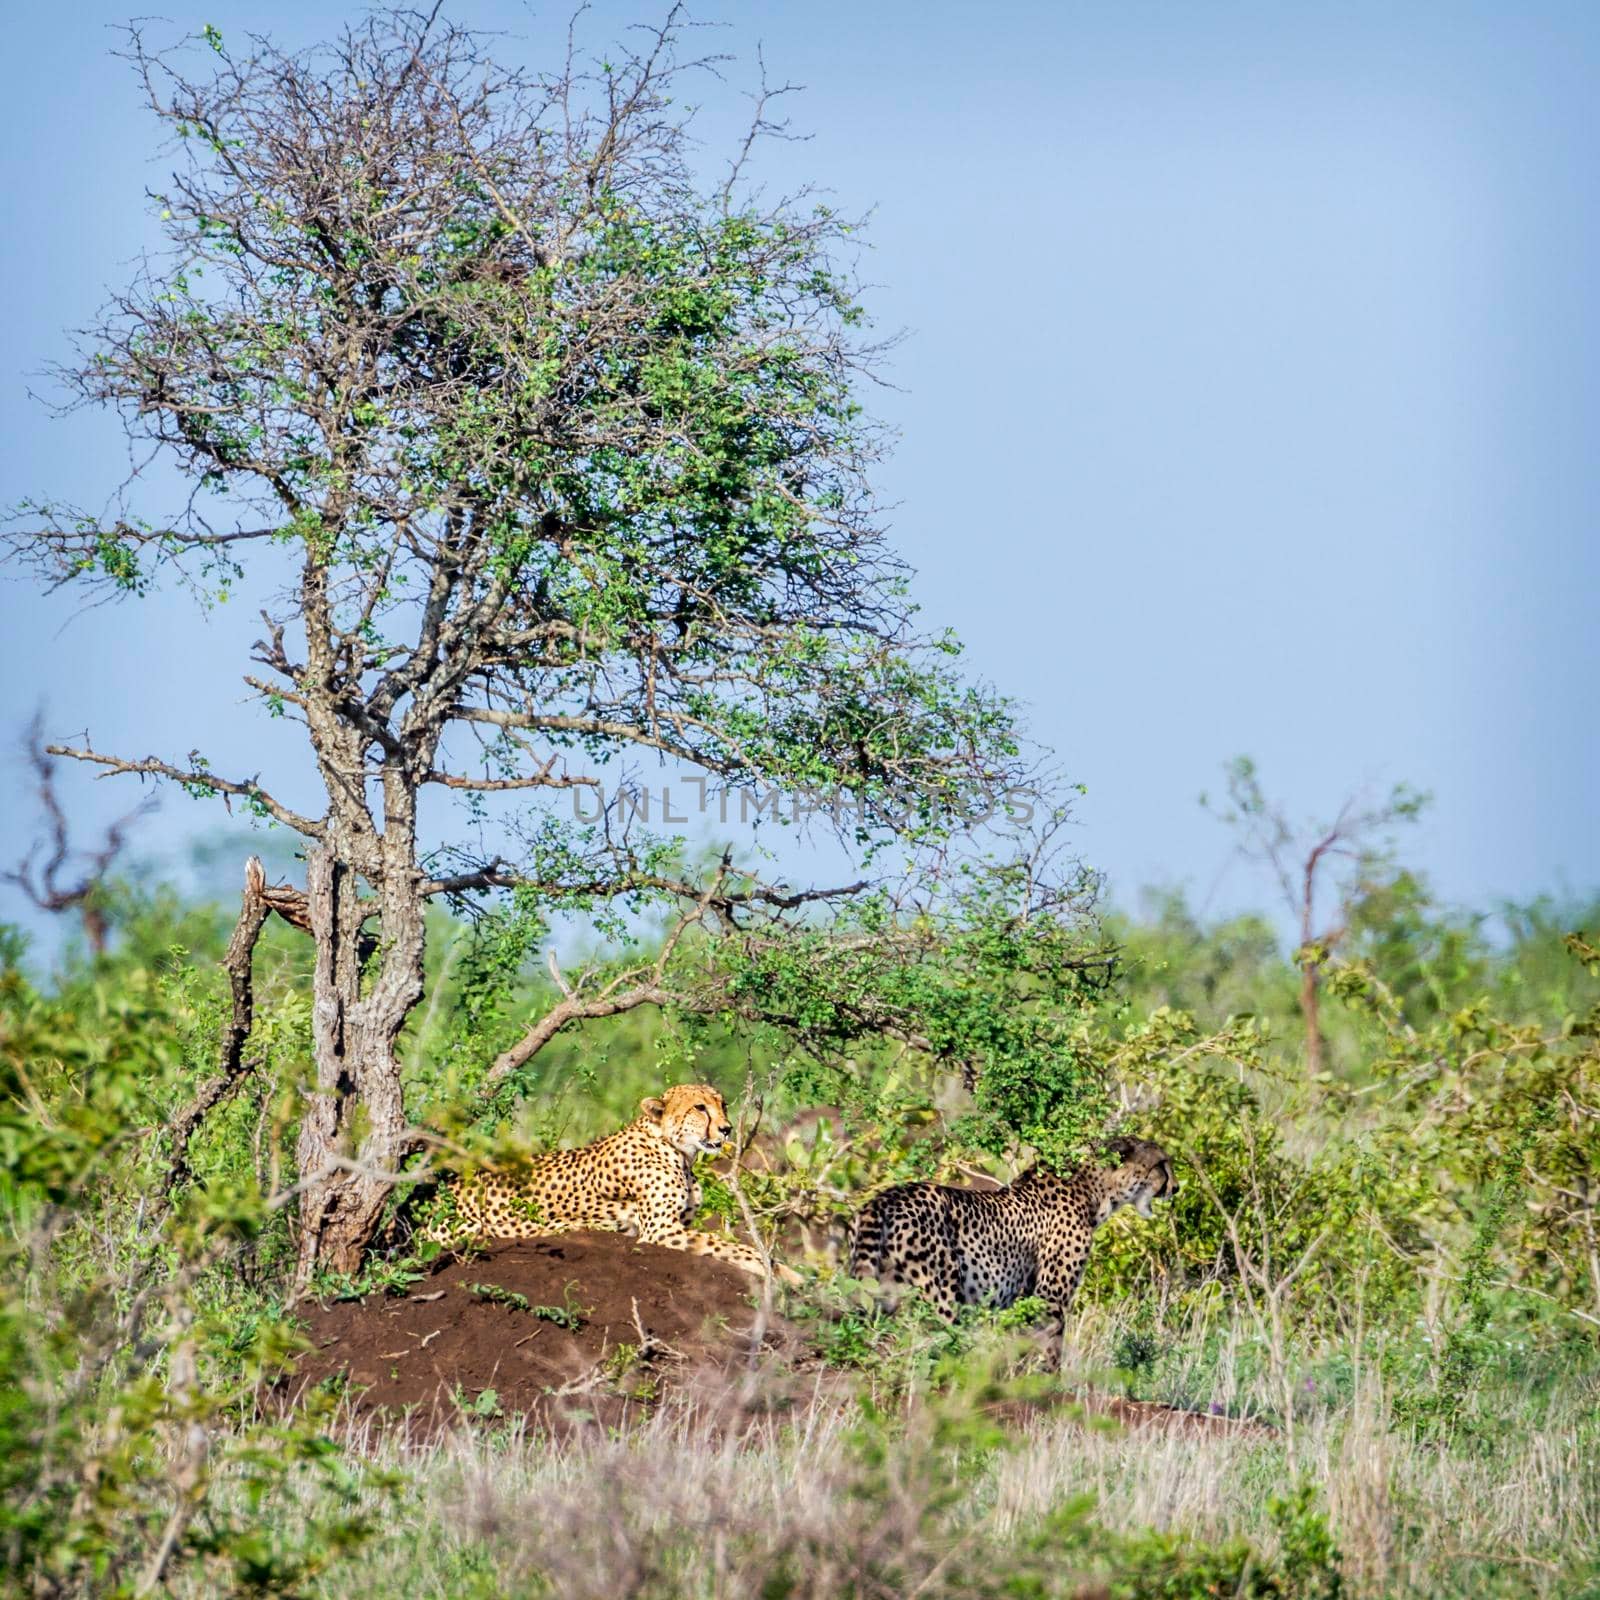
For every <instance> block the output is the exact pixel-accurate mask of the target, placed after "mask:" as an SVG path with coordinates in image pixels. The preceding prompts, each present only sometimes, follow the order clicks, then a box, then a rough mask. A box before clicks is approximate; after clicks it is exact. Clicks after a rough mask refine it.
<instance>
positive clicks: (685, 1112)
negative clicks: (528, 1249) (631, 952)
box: [422, 1083, 793, 1277]
mask: <svg viewBox="0 0 1600 1600" xmlns="http://www.w3.org/2000/svg"><path fill="white" fill-rule="evenodd" d="M732 1132H733V1128H732V1126H731V1124H730V1123H729V1121H728V1112H727V1107H726V1106H724V1104H723V1102H722V1096H721V1095H720V1094H718V1093H717V1091H716V1090H715V1089H713V1088H711V1087H709V1086H708V1085H707V1084H703V1083H680V1084H677V1085H675V1086H674V1087H673V1088H671V1089H668V1090H667V1091H666V1093H665V1094H663V1095H661V1096H659V1097H658V1096H654V1095H651V1096H649V1097H647V1098H646V1099H644V1100H641V1101H640V1102H639V1115H638V1116H637V1117H635V1118H634V1120H633V1121H632V1122H630V1123H629V1124H628V1125H627V1126H626V1127H625V1128H619V1129H618V1130H617V1132H615V1133H612V1134H607V1135H606V1137H605V1138H603V1139H597V1140H596V1141H595V1142H594V1143H593V1144H588V1145H584V1146H583V1147H582V1148H581V1149H578V1150H553V1151H551V1152H550V1153H549V1154H548V1155H542V1156H537V1157H535V1158H533V1159H532V1160H530V1161H526V1162H520V1163H518V1164H517V1165H515V1166H511V1167H487V1168H482V1169H480V1170H479V1171H476V1172H472V1173H468V1174H464V1175H463V1176H461V1177H458V1178H453V1179H450V1180H448V1181H447V1183H446V1184H445V1193H446V1194H447V1196H448V1197H449V1200H450V1202H451V1204H450V1205H449V1206H447V1207H446V1208H445V1209H446V1212H447V1213H449V1212H452V1211H453V1215H447V1217H446V1218H445V1219H443V1220H440V1221H438V1222H435V1223H433V1224H432V1225H430V1226H429V1227H428V1228H426V1229H424V1230H423V1234H422V1236H423V1238H425V1239H435V1240H437V1241H438V1242H439V1243H441V1244H454V1243H458V1242H460V1241H461V1240H462V1239H464V1238H481V1239H534V1238H539V1237H541V1236H543V1235H545V1234H552V1233H571V1232H575V1231H577V1230H580V1229H600V1230H602V1231H607V1232H623V1233H632V1234H635V1235H637V1237H638V1239H639V1242H640V1243H641V1244H659V1245H665V1246H666V1247H667V1249H669V1250H687V1251H689V1252H690V1253H691V1254H694V1255H703V1256H715V1257H717V1258H718V1259H719V1260H721V1261H727V1262H730V1263H731V1264H732V1265H734V1266H736V1267H739V1268H741V1269H742V1270H743V1271H745V1272H750V1273H754V1274H755V1275H756V1276H758V1277H764V1276H765V1275H766V1267H765V1265H764V1264H763V1262H762V1259H761V1256H760V1254H759V1253H758V1252H757V1251H756V1250H755V1249H753V1248H752V1247H751V1246H750V1245H748V1244H745V1243H743V1242H742V1241H740V1240H738V1239H733V1238H728V1237H726V1236H724V1235H721V1234H714V1233H703V1232H700V1231H698V1230H696V1229H693V1228H690V1227H688V1226H687V1224H688V1222H689V1219H690V1218H691V1217H692V1216H693V1215H694V1213H695V1212H696V1211H697V1210H698V1209H699V1206H700V1185H699V1184H698V1183H696V1182H695V1180H694V1168H693V1163H694V1159H695V1157H696V1156H698V1155H700V1154H702V1153H713V1154H714V1153H715V1152H716V1151H719V1150H721V1149H722V1147H723V1145H724V1143H725V1142H726V1141H727V1138H728V1135H729V1134H731V1133H732ZM779 1272H780V1275H782V1276H785V1277H792V1276H793V1275H792V1274H790V1273H788V1272H787V1271H786V1269H782V1268H780V1269H779Z"/></svg>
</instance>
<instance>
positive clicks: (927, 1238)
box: [850, 1139, 1178, 1318]
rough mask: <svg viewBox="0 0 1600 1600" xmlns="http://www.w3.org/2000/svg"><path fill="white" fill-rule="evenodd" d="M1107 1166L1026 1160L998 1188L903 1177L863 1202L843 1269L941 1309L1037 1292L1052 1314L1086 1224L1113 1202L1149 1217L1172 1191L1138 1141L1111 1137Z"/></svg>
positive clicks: (1079, 1252) (1085, 1254)
mask: <svg viewBox="0 0 1600 1600" xmlns="http://www.w3.org/2000/svg"><path fill="white" fill-rule="evenodd" d="M1106 1153H1107V1156H1108V1158H1109V1164H1107V1165H1104V1166H1085V1167H1082V1168H1080V1169H1079V1170H1078V1171H1077V1172H1075V1173H1072V1174H1070V1175H1067V1176H1060V1177H1058V1176H1057V1175H1056V1174H1055V1173H1052V1172H1047V1171H1046V1170H1045V1169H1044V1168H1043V1167H1032V1168H1030V1169H1029V1170H1028V1171H1027V1172H1024V1173H1023V1174H1022V1175H1021V1177H1019V1178H1018V1179H1017V1180H1016V1181H1015V1182H1014V1183H1012V1184H1011V1185H1009V1186H1008V1187H1006V1188H1003V1189H994V1190H980V1189H955V1188H950V1187H948V1186H947V1185H945V1184H939V1183H908V1184H902V1185H901V1186H900V1187H899V1188H895V1189H886V1190H885V1191H884V1192H883V1193H882V1194H880V1195H876V1196H874V1197H873V1198H872V1199H871V1200H870V1201H868V1202H867V1204H866V1205H865V1206H864V1207H862V1210H861V1213H860V1215H859V1216H858V1217H857V1219H856V1226H855V1232H854V1237H853V1239H852V1241H851V1248H850V1273H851V1276H852V1277H856V1278H877V1279H878V1280H879V1281H880V1282H882V1283H899V1284H907V1285H909V1286H910V1287H912V1288H914V1289H919V1290H921V1291H922V1293H923V1294H924V1295H926V1296H927V1298H928V1299H929V1300H930V1301H931V1302H932V1303H933V1305H934V1307H935V1308H936V1309H937V1310H938V1311H939V1313H940V1315H942V1316H944V1317H947V1318H949V1317H954V1316H955V1311H956V1307H957V1306H962V1305H968V1306H970V1305H982V1304H988V1305H992V1306H1009V1305H1011V1304H1012V1303H1013V1302H1014V1301H1017V1300H1020V1299H1022V1298H1023V1296H1025V1295H1037V1296H1038V1297H1039V1298H1040V1299H1041V1300H1043V1301H1044V1302H1045V1303H1046V1304H1047V1305H1048V1306H1049V1307H1050V1310H1051V1313H1052V1314H1053V1315H1054V1316H1056V1317H1060V1316H1063V1315H1064V1314H1065V1312H1066V1309H1067V1307H1068V1306H1069V1305H1070V1304H1071V1302H1072V1296H1073V1294H1074V1293H1075V1292H1076V1290H1077V1287H1078V1284H1079V1282H1080V1281H1081V1280H1082V1278H1083V1269H1084V1267H1085V1266H1086V1265H1087V1264H1088V1261H1089V1248H1090V1245H1091V1244H1092V1243H1093V1241H1094V1230H1095V1229H1096V1228H1097V1227H1098V1226H1099V1225H1100V1224H1101V1223H1102V1222H1104V1221H1105V1220H1106V1218H1107V1217H1109V1216H1110V1215H1111V1213H1112V1212H1113V1211H1115V1210H1116V1209H1117V1208H1118V1207H1119V1206H1132V1207H1133V1208H1134V1209H1135V1210H1136V1211H1137V1212H1138V1213H1139V1215H1140V1216H1143V1217H1148V1216H1149V1215H1150V1205H1151V1202H1152V1201H1155V1200H1164V1199H1167V1198H1168V1197H1169V1196H1171V1195H1174V1194H1176V1193H1177V1191H1178V1185H1177V1182H1176V1181H1175V1180H1174V1178H1173V1176H1172V1161H1171V1159H1170V1158H1169V1157H1168V1155H1167V1153H1166V1151H1164V1150H1163V1149H1162V1148H1161V1147H1160V1146H1159V1145H1154V1144H1150V1143H1148V1142H1147V1141H1145V1140H1143V1139H1113V1140H1111V1141H1110V1142H1109V1143H1108V1144H1107V1146H1106Z"/></svg>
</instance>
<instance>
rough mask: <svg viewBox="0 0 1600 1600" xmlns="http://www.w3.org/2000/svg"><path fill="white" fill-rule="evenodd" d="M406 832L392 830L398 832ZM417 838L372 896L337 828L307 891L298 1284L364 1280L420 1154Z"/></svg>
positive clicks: (388, 850) (394, 854) (391, 860)
mask: <svg viewBox="0 0 1600 1600" xmlns="http://www.w3.org/2000/svg"><path fill="white" fill-rule="evenodd" d="M396 831H397V830H396V829H395V828H394V827H393V826H391V828H390V829H389V830H388V832H389V833H390V834H393V833H395V832H396ZM408 844H409V841H408V840H406V839H403V838H400V839H397V838H393V837H386V838H385V840H384V852H383V853H384V857H385V861H386V865H387V866H388V867H390V868H391V869H394V870H387V871H385V873H384V875H383V878H382V880H381V881H380V883H379V884H378V885H377V889H378V893H377V895H376V896H375V898H373V899H371V900H366V901H364V900H362V899H361V898H360V896H359V893H358V889H357V885H358V877H357V874H356V871H355V869H354V868H353V867H352V866H351V865H350V864H349V861H348V859H345V857H346V855H347V853H346V852H344V851H341V850H340V849H339V848H338V841H337V838H336V836H335V835H334V834H333V832H332V830H330V836H329V839H328V841H327V842H326V844H325V845H324V846H323V847H322V848H320V849H314V850H312V851H311V852H310V857H309V866H308V869H307V874H306V889H307V895H308V899H309V903H310V912H311V931H312V934H313V936H314V938H315V940H316V947H317V954H316V968H315V972H314V975H313V979H312V1023H311V1026H312V1052H313V1057H314V1060H315V1065H316V1075H317V1081H316V1087H315V1089H314V1090H313V1091H312V1093H311V1095H310V1096H309V1097H308V1100H307V1104H306V1110H305V1114H304V1117H303V1119H302V1121H301V1125H300V1139H299V1145H298V1148H297V1151H296V1161H297V1166H298V1169H299V1176H300V1183H301V1185H302V1197H301V1201H300V1241H299V1254H298V1259H297V1262H296V1267H295V1283H296V1286H297V1287H298V1288H304V1287H305V1286H306V1284H307V1283H308V1282H309V1281H310V1278H311V1275H312V1273H313V1272H314V1271H315V1270H316V1269H317V1267H319V1266H323V1267H327V1268H329V1269H331V1270H332V1271H335V1272H341V1273H347V1274H353V1273H355V1272H356V1271H357V1270H358V1269H359V1267H360V1265H361V1256H362V1252H363V1250H364V1249H365V1247H366V1245H367V1242H368V1241H369V1240H370V1239H371V1237H372V1235H373V1232H374V1231H375V1229H376V1227H377V1224H378V1220H379V1218H380V1216H381V1215H382V1212H383V1206H384V1202H385V1200H386V1199H387V1198H388V1195H389V1191H390V1190H391V1189H392V1188H393V1187H394V1178H393V1174H394V1173H396V1172H398V1171H399V1169H400V1167H401V1165H402V1164H403V1163H404V1161H405V1160H406V1158H407V1156H409V1155H410V1154H411V1152H412V1150H413V1149H414V1148H415V1140H414V1138H413V1137H412V1136H411V1133H410V1126H409V1123H408V1122H407V1119H406V1113H405V1101H404V1097H403V1094H402V1087H401V1081H400V1062H399V1058H398V1057H397V1055H396V1054H395V1043H396V1040H397V1039H398V1038H399V1035H400V1030H401V1029H402V1028H403V1027H404V1025H405V1020H406V1017H407V1016H408V1015H409V1014H410V1012H411V1009H412V1007H413V1006H415V1005H416V1003H417V1001H418V1000H420V999H421V997H422V987H423V905H422V898H421V896H420V895H419V894H418V892H417V886H418V874H417V873H416V871H415V870H414V868H411V867H409V865H408V860H409V854H410V852H409V849H408V848H407V846H408ZM374 912H376V914H377V915H378V917H379V919H380V928H379V932H378V938H377V941H376V945H375V950H376V961H377V970H376V972H375V973H373V974H371V975H370V977H369V980H368V981H367V982H366V983H365V984H364V983H363V972H362V967H363V962H362V954H363V948H362V947H363V939H362V932H361V929H362V924H363V922H365V921H366V919H367V918H368V916H369V915H371V914H372V913H374Z"/></svg>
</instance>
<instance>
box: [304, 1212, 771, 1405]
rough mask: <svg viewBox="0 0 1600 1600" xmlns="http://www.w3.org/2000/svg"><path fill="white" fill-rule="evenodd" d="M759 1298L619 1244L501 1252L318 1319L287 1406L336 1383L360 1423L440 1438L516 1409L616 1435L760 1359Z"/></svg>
mask: <svg viewBox="0 0 1600 1600" xmlns="http://www.w3.org/2000/svg"><path fill="white" fill-rule="evenodd" d="M758 1287H759V1286H758V1285H757V1283H756V1281H755V1280H754V1279H752V1278H751V1277H750V1276H749V1275H748V1274H747V1273H743V1272H740V1271H738V1270H737V1269H736V1268H733V1267H730V1266H728V1265H726V1264H725V1263H723V1262H720V1261H715V1260H711V1259H708V1258H707V1257H704V1256H691V1255H687V1254H685V1253H684V1252H683V1251H680V1250H664V1249H662V1248H661V1247H660V1246H658V1245H641V1244H635V1243H634V1242H633V1241H632V1240H631V1239H630V1238H628V1237H626V1236H625V1235H622V1234H616V1233H569V1234H562V1235H560V1236H559V1237H554V1238H548V1239H530V1240H527V1241H525V1242H521V1243H515V1244H501V1245H496V1246H494V1247H492V1248H491V1249H489V1250H486V1251H484V1252H483V1253H482V1254H479V1255H475V1256H473V1257H472V1258H471V1259H469V1260H465V1261H457V1260H450V1261H447V1262H445V1263H444V1264H441V1265H440V1266H439V1267H438V1268H437V1269H436V1270H435V1271H434V1272H433V1273H432V1274H431V1275H430V1276H429V1277H428V1278H426V1279H424V1280H423V1281H422V1282H420V1283H416V1284H413V1285H412V1286H411V1288H410V1289H409V1290H408V1291H407V1292H406V1293H405V1294H403V1295H385V1294H372V1295H368V1296H367V1297H366V1298H365V1299H364V1300H348V1301H335V1302H331V1303H328V1304H323V1305H316V1306H313V1307H311V1308H309V1309H308V1310H307V1311H306V1312H305V1313H304V1315H305V1320H306V1323H307V1331H308V1336H309V1338H310V1340H311V1343H312V1345H313V1346H314V1347H315V1348H314V1353H312V1354H310V1355H307V1356H304V1357H302V1358H301V1360H300V1363H299V1367H298V1371H297V1373H296V1376H295V1378H294V1381H293V1384H292V1386H291V1388H290V1390H289V1392H288V1394H287V1395H286V1398H288V1399H290V1400H293V1399H294V1398H296V1397H298V1396H299V1395H301V1394H303V1393H304V1392H305V1391H306V1390H307V1389H308V1388H310V1387H312V1386H314V1385H316V1384H318V1383H322V1382H325V1381H327V1380H330V1379H332V1380H335V1381H341V1382H343V1383H344V1384H346V1385H347V1386H348V1388H347V1393H348V1395H349V1398H350V1403H351V1404H352V1406H353V1408H354V1409H355V1410H356V1412H357V1413H358V1414H371V1413H374V1412H383V1413H387V1414H389V1415H392V1416H399V1415H407V1416H409V1417H410V1418H411V1419H412V1420H413V1421H414V1422H417V1423H420V1424H423V1425H425V1426H438V1425H440V1424H443V1423H448V1422H453V1421H458V1420H468V1419H471V1420H487V1419H492V1418H495V1417H497V1416H508V1415H511V1414H514V1413H517V1412H523V1413H527V1414H529V1415H530V1416H533V1417H535V1418H536V1419H538V1420H539V1421H540V1422H542V1423H545V1424H556V1425H562V1424H573V1423H577V1422H589V1421H594V1422H598V1423H601V1424H609V1423H612V1422H615V1421H620V1420H621V1418H622V1417H623V1415H625V1414H626V1413H627V1412H628V1411H630V1410H633V1409H636V1408H638V1407H640V1406H647V1405H649V1404H650V1403H651V1402H652V1401H653V1400H654V1399H655V1398H656V1396H657V1395H658V1394H659V1393H660V1392H661V1391H662V1390H663V1389H664V1388H668V1387H671V1386H672V1385H673V1384H674V1383H677V1384H679V1385H681V1384H682V1383H683V1382H685V1381H687V1380H688V1378H689V1377H690V1376H691V1375H692V1374H695V1373H703V1372H704V1371H705V1369H706V1368H708V1367H717V1366H721V1365H723V1364H725V1363H726V1362H727V1360H728V1359H729V1357H730V1355H733V1354H737V1353H742V1352H743V1351H744V1350H746V1349H747V1348H748V1346H747V1343H746V1339H747V1337H748V1334H749V1331H750V1330H751V1328H752V1325H753V1324H754V1323H755V1321H756V1317H757V1312H756V1309H755V1304H754V1296H755V1294H756V1292H757V1291H758ZM779 1336H781V1330H780V1335H779ZM772 1337H774V1335H773V1334H769V1335H768V1338H769V1339H771V1338H772Z"/></svg>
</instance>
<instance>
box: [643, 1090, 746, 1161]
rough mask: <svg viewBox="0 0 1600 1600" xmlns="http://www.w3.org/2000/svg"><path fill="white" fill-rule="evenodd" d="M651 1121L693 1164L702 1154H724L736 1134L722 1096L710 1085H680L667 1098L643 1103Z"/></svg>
mask: <svg viewBox="0 0 1600 1600" xmlns="http://www.w3.org/2000/svg"><path fill="white" fill-rule="evenodd" d="M639 1110H640V1111H641V1112H643V1113H644V1116H645V1118H646V1120H647V1121H649V1122H652V1123H654V1124H655V1126H656V1129H657V1130H658V1131H659V1133H660V1134H661V1137H662V1138H663V1139H665V1140H666V1141H667V1143H668V1144H670V1145H671V1146H672V1148H673V1149H674V1150H678V1151H681V1152H682V1154H684V1155H685V1156H687V1157H688V1158H689V1160H691V1161H693V1160H694V1158H695V1157H696V1156H697V1155H700V1154H701V1153H702V1152H709V1153H713V1154H714V1153H715V1152H716V1151H718V1150H720V1149H721V1148H722V1146H723V1144H724V1142H725V1141H726V1140H727V1137H728V1135H729V1134H730V1133H732V1132H733V1125H732V1124H731V1123H730V1122H729V1121H728V1108H727V1107H726V1106H725V1105H723V1103H722V1096H721V1095H720V1094H718V1093H717V1091H716V1090H715V1089H713V1088H712V1087H711V1086H710V1085H709V1084H706V1083H677V1084H674V1085H673V1086H672V1087H671V1088H670V1089H668V1090H667V1092H666V1093H665V1094H662V1095H648V1096H647V1097H646V1098H645V1099H643V1100H641V1101H640V1102H639Z"/></svg>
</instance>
